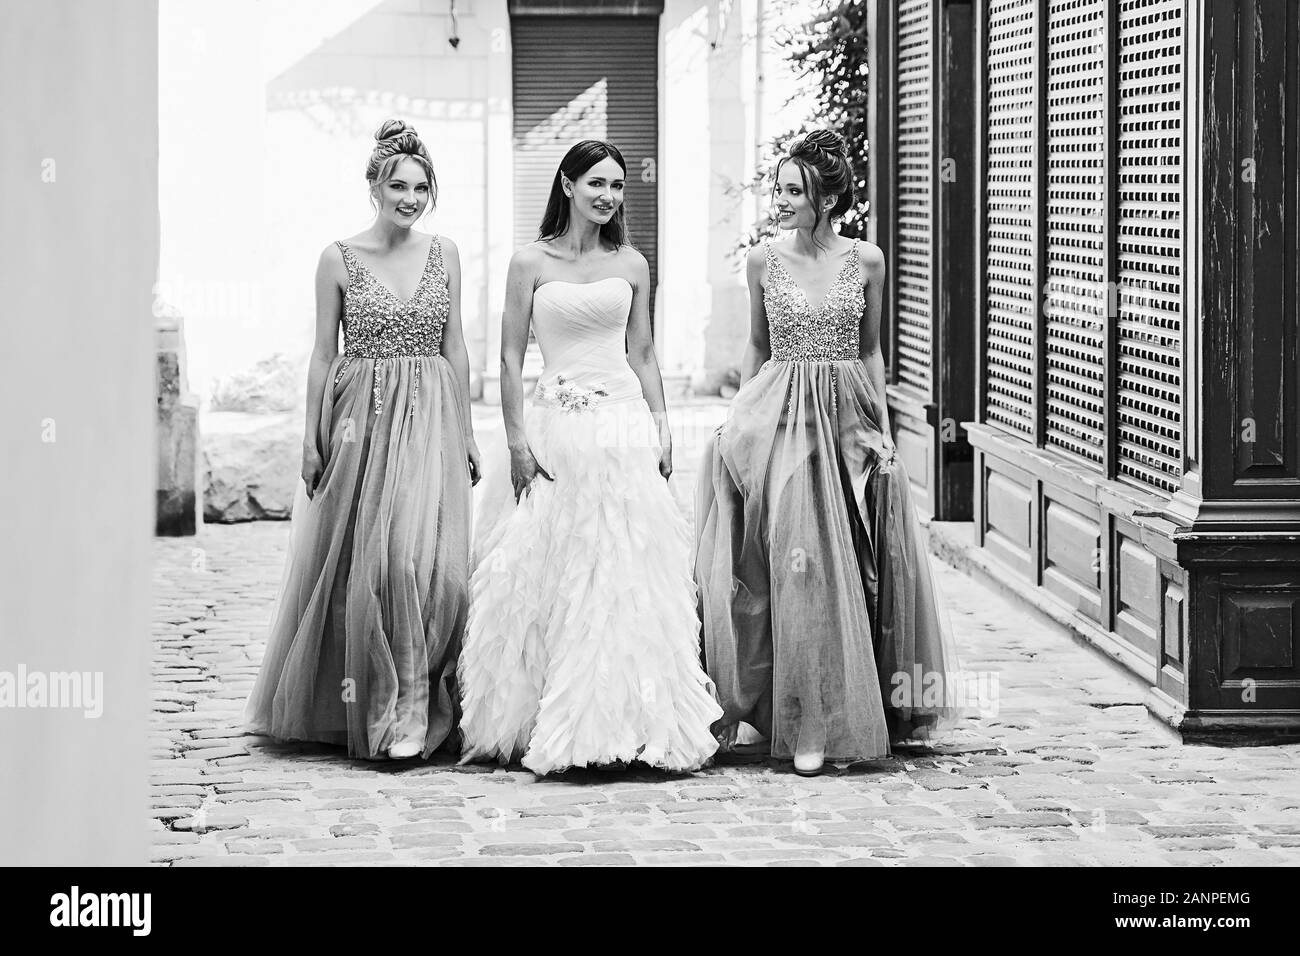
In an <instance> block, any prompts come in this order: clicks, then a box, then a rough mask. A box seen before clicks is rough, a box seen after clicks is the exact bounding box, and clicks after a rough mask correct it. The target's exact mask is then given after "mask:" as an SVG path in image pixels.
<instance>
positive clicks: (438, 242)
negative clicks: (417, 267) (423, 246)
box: [424, 232, 445, 272]
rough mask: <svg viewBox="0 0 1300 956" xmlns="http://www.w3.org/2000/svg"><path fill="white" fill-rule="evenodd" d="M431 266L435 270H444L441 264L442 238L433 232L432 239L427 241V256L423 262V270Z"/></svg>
mask: <svg viewBox="0 0 1300 956" xmlns="http://www.w3.org/2000/svg"><path fill="white" fill-rule="evenodd" d="M430 267H433V269H434V271H435V272H444V271H445V270H444V268H443V264H442V239H441V238H440V237H439V236H438V234H437V233H436V232H435V233H434V234H433V240H432V241H431V242H430V243H429V257H428V258H427V259H426V260H425V262H424V268H425V271H428V269H429V268H430Z"/></svg>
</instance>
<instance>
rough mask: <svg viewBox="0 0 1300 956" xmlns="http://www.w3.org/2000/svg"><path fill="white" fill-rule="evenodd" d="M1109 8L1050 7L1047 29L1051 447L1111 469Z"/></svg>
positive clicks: (1086, 2) (1088, 4)
mask: <svg viewBox="0 0 1300 956" xmlns="http://www.w3.org/2000/svg"><path fill="white" fill-rule="evenodd" d="M1105 25H1106V3H1105V0H1051V3H1050V4H1049V6H1048V22H1047V143H1046V149H1047V236H1046V270H1047V283H1046V289H1045V290H1044V291H1045V299H1044V315H1045V319H1046V324H1045V337H1044V369H1043V371H1044V375H1045V376H1046V393H1047V410H1046V429H1045V443H1046V445H1047V446H1048V447H1054V448H1056V449H1057V450H1059V451H1064V452H1067V453H1070V454H1073V455H1075V456H1078V457H1079V458H1081V459H1082V460H1083V461H1085V462H1087V463H1088V464H1089V465H1093V466H1095V467H1097V468H1099V469H1100V468H1102V467H1104V462H1105V451H1106V395H1105V390H1106V381H1105V377H1106V328H1107V325H1108V324H1109V322H1108V319H1107V315H1106V313H1107V298H1108V297H1107V290H1106V263H1105V223H1106V162H1105V155H1106V43H1107V40H1108V38H1107V37H1106V35H1105Z"/></svg>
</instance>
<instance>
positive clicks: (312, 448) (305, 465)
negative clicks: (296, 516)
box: [302, 442, 325, 498]
mask: <svg viewBox="0 0 1300 956" xmlns="http://www.w3.org/2000/svg"><path fill="white" fill-rule="evenodd" d="M324 471H325V463H324V462H323V461H321V457H320V452H318V451H317V450H316V443H315V442H304V443H303V446H302V480H303V484H305V485H306V486H307V497H308V498H314V497H315V496H316V486H317V485H318V484H320V477H321V474H322V473H324Z"/></svg>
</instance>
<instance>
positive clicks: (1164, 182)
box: [1116, 0, 1183, 491]
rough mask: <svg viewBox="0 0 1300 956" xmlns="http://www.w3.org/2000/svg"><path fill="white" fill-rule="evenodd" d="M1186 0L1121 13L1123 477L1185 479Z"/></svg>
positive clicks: (1141, 0)
mask: <svg viewBox="0 0 1300 956" xmlns="http://www.w3.org/2000/svg"><path fill="white" fill-rule="evenodd" d="M1182 11H1183V2H1182V0H1155V2H1152V0H1127V2H1121V3H1120V4H1119V10H1118V19H1119V77H1118V81H1117V83H1118V106H1117V110H1118V114H1119V121H1118V122H1119V145H1118V159H1117V164H1118V171H1117V174H1118V184H1117V188H1118V190H1119V201H1118V203H1117V205H1118V222H1117V229H1116V246H1117V255H1118V259H1119V261H1118V266H1117V268H1118V271H1119V275H1118V285H1119V295H1118V303H1117V305H1118V310H1119V315H1118V325H1117V328H1116V334H1117V342H1116V346H1117V353H1118V354H1117V361H1118V364H1119V370H1118V378H1119V382H1118V394H1117V395H1116V404H1117V406H1118V407H1117V410H1116V415H1117V417H1118V423H1117V430H1118V436H1119V442H1118V444H1119V448H1118V456H1117V457H1118V472H1119V474H1120V476H1122V477H1127V478H1130V479H1133V480H1135V481H1137V482H1139V483H1141V484H1144V485H1147V486H1149V487H1152V488H1157V489H1161V490H1164V491H1175V490H1177V488H1178V483H1179V480H1180V478H1181V475H1182V368H1181V366H1182V348H1183V343H1182V291H1183V290H1182V287H1183V280H1182V238H1183V237H1182V230H1183V220H1182V204H1183V198H1182V175H1181V155H1182V146H1183V143H1182V136H1183V130H1182V122H1181V117H1182V94H1183V90H1182V79H1183V77H1182V44H1183V31H1182V26H1183V24H1182Z"/></svg>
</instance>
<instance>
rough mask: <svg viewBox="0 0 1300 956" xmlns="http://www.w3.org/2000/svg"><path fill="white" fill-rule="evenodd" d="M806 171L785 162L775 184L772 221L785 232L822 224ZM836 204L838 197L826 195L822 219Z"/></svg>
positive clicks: (787, 160)
mask: <svg viewBox="0 0 1300 956" xmlns="http://www.w3.org/2000/svg"><path fill="white" fill-rule="evenodd" d="M804 176H805V174H804V170H803V167H801V166H800V165H799V164H798V163H796V162H794V161H792V160H789V159H786V160H782V162H781V165H780V167H779V168H778V169H777V171H776V181H775V182H774V183H773V185H772V218H773V219H775V220H776V224H777V225H778V226H779V227H780V228H782V229H812V228H814V227H815V226H816V225H817V224H818V216H817V206H815V205H814V204H813V203H814V197H813V195H812V193H811V192H810V191H809V189H808V186H807V185H805V183H804ZM834 204H835V197H834V196H823V197H822V200H821V207H822V208H821V212H822V218H823V219H824V218H825V215H826V212H827V211H828V210H829V209H830V208H831V206H833V205H834Z"/></svg>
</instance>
